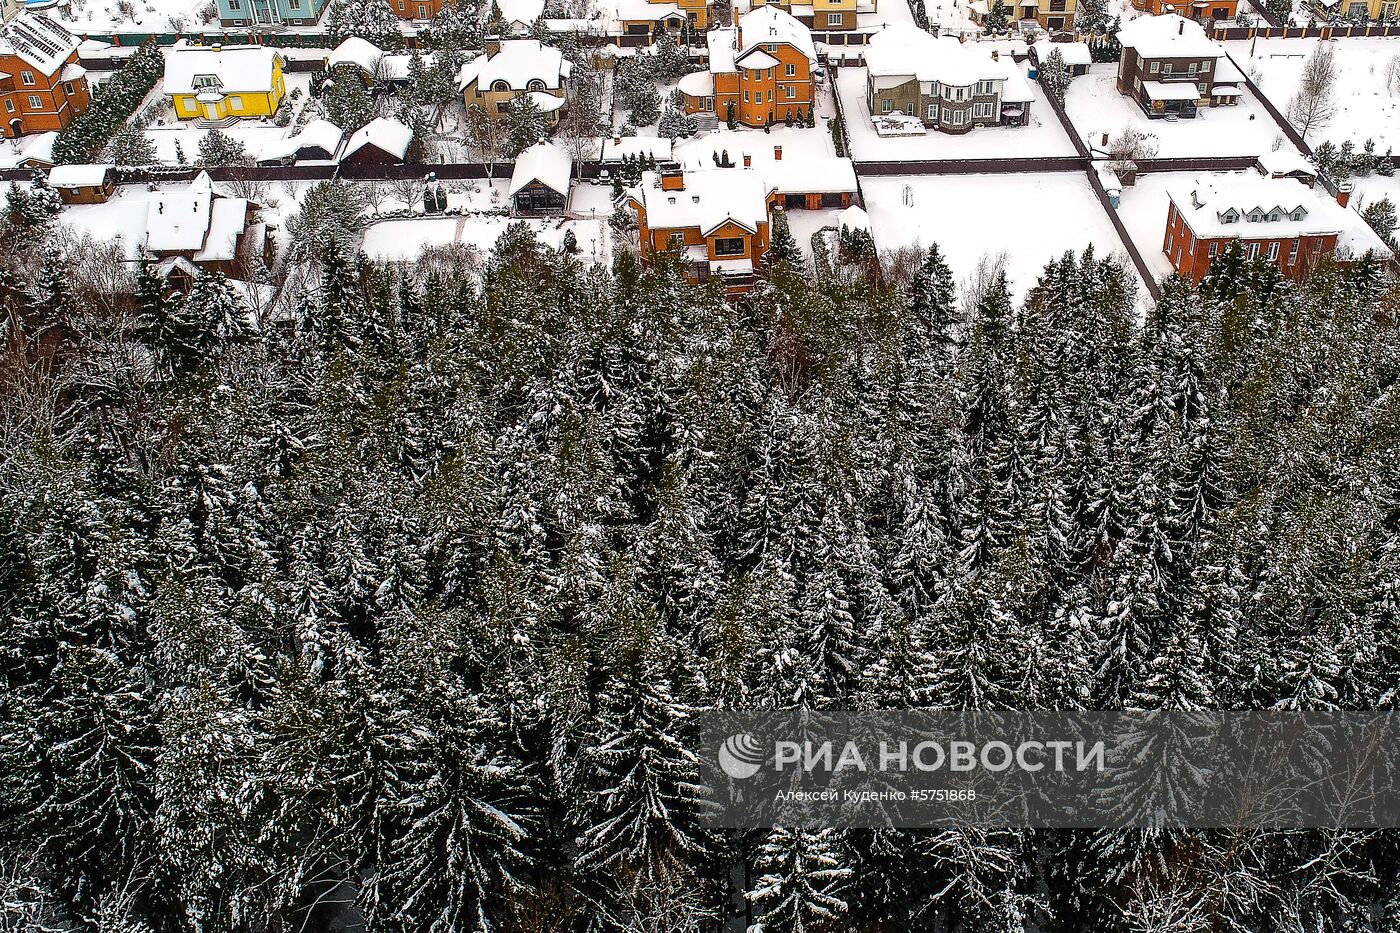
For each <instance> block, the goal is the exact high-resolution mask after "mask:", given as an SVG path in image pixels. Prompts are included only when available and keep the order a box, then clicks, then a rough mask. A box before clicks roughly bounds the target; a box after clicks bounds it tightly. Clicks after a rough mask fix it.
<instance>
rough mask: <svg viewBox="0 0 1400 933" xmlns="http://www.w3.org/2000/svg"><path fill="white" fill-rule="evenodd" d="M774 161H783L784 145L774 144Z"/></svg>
mask: <svg viewBox="0 0 1400 933" xmlns="http://www.w3.org/2000/svg"><path fill="white" fill-rule="evenodd" d="M773 161H774V162H781V161H783V147H782V146H774V147H773Z"/></svg>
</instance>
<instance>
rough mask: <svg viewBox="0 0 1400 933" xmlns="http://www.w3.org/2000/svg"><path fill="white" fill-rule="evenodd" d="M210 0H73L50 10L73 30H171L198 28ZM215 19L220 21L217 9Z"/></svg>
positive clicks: (53, 15)
mask: <svg viewBox="0 0 1400 933" xmlns="http://www.w3.org/2000/svg"><path fill="white" fill-rule="evenodd" d="M210 6H213V4H212V3H210V2H209V0H129V2H127V3H122V2H120V0H69V2H67V3H60V4H59V5H58V6H56V7H54V8H52V9H51V10H48V11H47V12H48V15H50V16H52V17H53V18H54V19H56V20H58V21H59V22H60V23H62V24H63V25H65V26H67V27H68V28H69V29H70V30H72V31H73V32H79V33H82V32H97V33H105V32H109V31H111V30H113V29H121V30H124V31H128V32H140V31H142V30H150V31H151V32H168V31H174V30H177V29H181V28H186V29H188V28H198V27H199V26H200V25H201V23H202V22H203V13H204V11H205V8H206V7H210ZM213 21H214V22H216V23H217V22H218V14H217V12H216V13H215V14H214V20H213Z"/></svg>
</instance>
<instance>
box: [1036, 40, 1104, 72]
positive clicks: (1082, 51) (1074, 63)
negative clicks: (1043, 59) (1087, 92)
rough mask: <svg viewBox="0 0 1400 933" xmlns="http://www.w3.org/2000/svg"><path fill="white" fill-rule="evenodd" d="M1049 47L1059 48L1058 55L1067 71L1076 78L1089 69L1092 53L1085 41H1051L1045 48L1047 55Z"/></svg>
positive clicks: (1091, 62) (1092, 57) (1092, 59)
mask: <svg viewBox="0 0 1400 933" xmlns="http://www.w3.org/2000/svg"><path fill="white" fill-rule="evenodd" d="M1051 49H1059V50H1060V56H1061V57H1062V58H1064V60H1065V66H1066V67H1067V68H1068V69H1069V73H1070V74H1071V75H1073V76H1075V77H1076V78H1077V77H1079V76H1080V75H1082V74H1086V73H1087V72H1088V71H1089V66H1090V65H1092V64H1093V62H1094V54H1093V52H1091V51H1090V50H1089V44H1088V43H1087V42H1052V43H1051V44H1050V45H1049V46H1048V47H1046V49H1045V54H1046V55H1049V54H1050V50H1051Z"/></svg>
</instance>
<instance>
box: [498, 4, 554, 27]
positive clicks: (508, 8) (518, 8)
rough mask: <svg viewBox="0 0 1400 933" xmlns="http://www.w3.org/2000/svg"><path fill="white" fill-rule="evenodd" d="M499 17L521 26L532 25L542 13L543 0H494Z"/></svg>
mask: <svg viewBox="0 0 1400 933" xmlns="http://www.w3.org/2000/svg"><path fill="white" fill-rule="evenodd" d="M495 3H496V9H498V10H500V11H501V19H503V20H505V21H506V22H507V23H511V24H515V23H519V24H520V25H522V26H530V25H533V24H534V22H535V20H537V19H539V18H540V16H541V15H542V14H543V13H544V0H495Z"/></svg>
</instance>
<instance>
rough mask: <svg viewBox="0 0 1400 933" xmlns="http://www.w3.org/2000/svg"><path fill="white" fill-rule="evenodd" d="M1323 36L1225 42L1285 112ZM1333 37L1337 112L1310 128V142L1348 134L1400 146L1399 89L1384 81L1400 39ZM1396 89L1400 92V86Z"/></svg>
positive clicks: (1382, 146) (1397, 54)
mask: <svg viewBox="0 0 1400 933" xmlns="http://www.w3.org/2000/svg"><path fill="white" fill-rule="evenodd" d="M1319 41H1320V40H1318V39H1259V40H1258V41H1256V42H1227V43H1225V45H1226V47H1227V48H1229V50H1230V56H1231V57H1232V58H1234V60H1235V64H1237V65H1239V66H1240V68H1242V69H1243V70H1244V71H1245V72H1246V73H1248V74H1249V76H1250V78H1251V79H1252V80H1253V81H1254V83H1255V84H1257V85H1258V86H1259V91H1260V93H1262V94H1264V95H1265V96H1266V97H1268V98H1269V100H1270V102H1272V103H1273V105H1274V106H1275V107H1277V108H1278V109H1279V111H1280V112H1281V113H1283V114H1284V115H1285V116H1286V115H1287V114H1288V105H1289V104H1290V103H1291V102H1292V100H1293V96H1294V94H1296V93H1297V91H1298V80H1299V78H1300V76H1301V75H1302V71H1303V63H1304V62H1305V61H1307V57H1308V56H1309V55H1311V54H1312V51H1313V49H1315V48H1316V47H1317V44H1318V42H1319ZM1335 41H1336V44H1337V54H1336V55H1335V56H1334V60H1335V61H1336V64H1337V72H1338V74H1337V86H1336V89H1335V91H1334V92H1333V102H1334V104H1335V107H1336V112H1335V113H1334V114H1333V115H1332V118H1331V119H1330V120H1328V121H1327V122H1326V124H1325V125H1323V126H1319V127H1314V128H1312V129H1311V130H1309V131H1308V134H1307V140H1308V142H1309V143H1311V144H1313V145H1317V144H1318V143H1321V142H1323V141H1325V140H1331V141H1332V142H1334V143H1336V144H1338V145H1340V144H1341V143H1342V142H1343V141H1344V140H1348V139H1350V140H1352V141H1354V142H1355V143H1356V146H1357V148H1358V149H1359V148H1361V144H1362V143H1363V142H1365V141H1366V139H1367V137H1370V138H1371V139H1374V140H1375V141H1376V150H1377V151H1378V152H1385V151H1386V150H1387V149H1392V148H1393V149H1397V150H1400V93H1392V92H1391V91H1390V90H1388V89H1387V88H1386V82H1385V75H1386V68H1387V66H1388V65H1389V64H1390V60H1391V59H1392V58H1396V57H1400V38H1390V39H1338V40H1335ZM1251 53H1252V54H1251ZM1397 91H1398V92H1400V88H1397Z"/></svg>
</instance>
